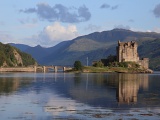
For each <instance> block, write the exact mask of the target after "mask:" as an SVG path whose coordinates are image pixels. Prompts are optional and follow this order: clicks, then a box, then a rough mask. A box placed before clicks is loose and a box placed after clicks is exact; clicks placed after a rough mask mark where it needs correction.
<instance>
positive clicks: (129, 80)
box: [117, 74, 148, 103]
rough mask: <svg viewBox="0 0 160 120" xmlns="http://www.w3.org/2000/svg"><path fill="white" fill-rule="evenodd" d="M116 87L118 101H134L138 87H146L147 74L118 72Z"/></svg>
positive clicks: (135, 100)
mask: <svg viewBox="0 0 160 120" xmlns="http://www.w3.org/2000/svg"><path fill="white" fill-rule="evenodd" d="M117 87H118V88H117V100H118V102H119V103H130V102H132V103H136V102H137V94H138V90H139V88H143V89H148V75H145V74H118V86H117Z"/></svg>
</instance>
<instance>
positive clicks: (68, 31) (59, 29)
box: [43, 22, 77, 41]
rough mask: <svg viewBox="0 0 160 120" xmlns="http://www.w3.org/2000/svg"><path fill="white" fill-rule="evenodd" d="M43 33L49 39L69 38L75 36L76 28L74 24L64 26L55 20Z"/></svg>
mask: <svg viewBox="0 0 160 120" xmlns="http://www.w3.org/2000/svg"><path fill="white" fill-rule="evenodd" d="M43 34H45V35H46V36H48V38H49V39H50V40H51V41H57V40H60V41H61V40H70V39H73V38H75V37H77V28H76V26H75V25H69V26H67V27H64V26H62V25H61V24H60V23H59V22H55V23H54V24H53V25H51V26H47V27H46V28H45V29H44V31H43Z"/></svg>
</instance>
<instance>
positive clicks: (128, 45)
mask: <svg viewBox="0 0 160 120" xmlns="http://www.w3.org/2000/svg"><path fill="white" fill-rule="evenodd" d="M137 47H138V45H137V43H136V42H134V41H131V42H120V41H118V46H117V60H118V62H127V61H133V62H137V61H138V60H139V56H138V52H137Z"/></svg>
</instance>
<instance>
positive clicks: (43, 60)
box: [25, 29, 160, 68]
mask: <svg viewBox="0 0 160 120" xmlns="http://www.w3.org/2000/svg"><path fill="white" fill-rule="evenodd" d="M157 38H160V34H158V33H154V32H134V31H131V30H124V29H113V30H110V31H103V32H95V33H91V34H89V35H84V36H80V37H77V38H75V39H73V40H70V41H64V42H61V43H59V44H58V45H56V46H53V47H50V48H42V47H32V48H28V49H27V50H25V52H27V53H30V54H31V55H33V57H34V58H35V59H36V60H37V61H38V62H39V63H40V64H44V65H73V63H74V61H75V60H80V61H81V62H82V63H83V64H84V65H86V63H87V62H86V61H87V58H88V60H89V65H91V64H92V61H94V60H99V59H101V58H106V57H107V56H108V55H110V54H115V53H116V46H117V41H118V40H120V41H131V40H135V41H137V42H138V44H139V48H138V51H139V52H140V54H139V55H140V57H149V58H150V59H151V60H150V61H151V64H150V65H151V67H152V66H153V65H152V64H153V63H152V59H153V58H152V57H151V56H149V54H148V53H147V52H144V53H143V51H144V48H145V46H146V44H147V43H148V42H151V41H154V40H155V39H157ZM148 44H149V43H148ZM155 44H156V43H155ZM146 49H147V50H148V51H150V50H151V49H150V48H149V47H148V48H146ZM153 52H154V51H153ZM157 52H160V51H159V50H157ZM39 53H41V54H39ZM156 58H157V56H155V59H156ZM156 64H158V62H156ZM153 67H155V66H153ZM153 67H152V68H153Z"/></svg>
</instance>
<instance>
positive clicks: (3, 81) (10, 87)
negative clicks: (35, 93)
mask: <svg viewBox="0 0 160 120" xmlns="http://www.w3.org/2000/svg"><path fill="white" fill-rule="evenodd" d="M21 79H22V78H17V77H13V78H10V77H0V95H10V94H12V93H13V92H14V91H17V90H18V89H19V88H20V87H22V88H24V87H26V86H28V85H29V84H30V83H31V82H30V81H21ZM23 80H24V78H23Z"/></svg>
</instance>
